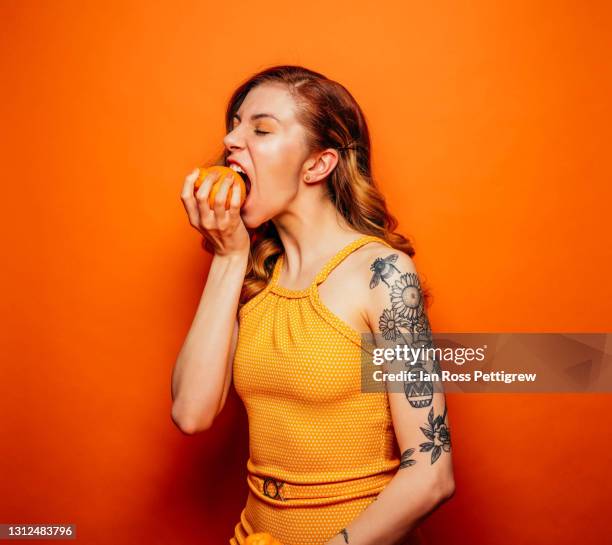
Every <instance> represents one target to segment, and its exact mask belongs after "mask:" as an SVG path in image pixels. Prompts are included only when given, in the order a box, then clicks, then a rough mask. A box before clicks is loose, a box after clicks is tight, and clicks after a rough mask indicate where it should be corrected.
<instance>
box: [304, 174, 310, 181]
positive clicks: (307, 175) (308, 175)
mask: <svg viewBox="0 0 612 545" xmlns="http://www.w3.org/2000/svg"><path fill="white" fill-rule="evenodd" d="M304 180H306V181H307V182H308V181H309V180H310V174H306V176H304Z"/></svg>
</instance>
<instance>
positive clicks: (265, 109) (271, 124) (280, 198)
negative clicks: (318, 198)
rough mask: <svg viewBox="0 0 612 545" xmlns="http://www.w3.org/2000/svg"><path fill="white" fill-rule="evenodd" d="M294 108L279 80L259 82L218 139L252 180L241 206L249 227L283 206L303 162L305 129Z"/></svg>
mask: <svg viewBox="0 0 612 545" xmlns="http://www.w3.org/2000/svg"><path fill="white" fill-rule="evenodd" d="M294 108H295V103H294V101H293V98H292V97H291V95H290V94H289V92H288V91H287V89H286V88H285V87H284V86H282V85H279V84H262V85H259V86H257V87H255V88H254V89H251V91H250V92H249V93H248V95H247V96H246V98H245V99H244V101H243V102H242V104H241V105H240V108H239V109H238V111H237V112H236V116H235V117H234V119H233V120H232V127H233V128H232V130H231V131H230V132H229V133H228V134H227V135H226V136H225V138H224V139H223V143H224V145H225V146H226V148H227V152H228V159H235V160H236V161H237V162H238V163H239V164H240V165H241V166H242V168H243V169H244V170H245V171H246V173H247V175H248V176H249V180H250V181H251V190H250V192H249V194H248V196H247V199H246V201H245V203H244V205H243V207H242V209H241V215H242V220H243V221H244V224H245V225H246V226H247V227H249V228H254V227H257V226H259V225H261V224H262V223H264V222H265V221H267V220H269V219H270V218H273V217H274V216H276V215H277V214H279V213H280V212H282V211H283V210H285V209H286V207H287V205H288V204H289V203H290V201H291V200H292V199H293V198H294V197H295V195H296V193H297V191H298V188H299V184H300V180H301V178H302V177H303V175H304V173H305V171H304V168H307V167H308V165H305V164H304V161H305V160H306V158H307V156H308V151H307V148H306V140H305V138H306V133H305V130H304V128H303V127H302V125H300V124H299V123H298V121H297V120H296V118H295V115H294ZM263 114H266V115H265V116H264V115H263Z"/></svg>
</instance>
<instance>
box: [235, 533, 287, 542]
mask: <svg viewBox="0 0 612 545" xmlns="http://www.w3.org/2000/svg"><path fill="white" fill-rule="evenodd" d="M244 545H282V543H281V542H280V541H279V540H278V539H275V538H274V536H273V535H272V534H269V533H268V532H257V533H256V534H251V535H250V536H247V538H246V540H245V541H244Z"/></svg>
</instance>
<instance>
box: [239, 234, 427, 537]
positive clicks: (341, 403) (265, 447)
mask: <svg viewBox="0 0 612 545" xmlns="http://www.w3.org/2000/svg"><path fill="white" fill-rule="evenodd" d="M374 241H376V242H381V243H383V244H385V245H387V246H389V247H391V245H390V244H389V243H388V242H387V241H385V240H384V239H382V238H379V237H376V236H372V235H364V236H362V237H360V238H358V239H357V240H354V241H353V242H351V243H350V244H348V245H347V246H345V247H344V248H343V249H341V250H340V251H339V252H338V253H337V254H336V255H335V256H334V257H332V258H331V259H330V260H329V261H328V262H327V264H326V265H325V266H324V267H323V268H322V269H321V270H320V271H319V273H318V274H317V276H316V278H315V280H314V282H313V283H312V284H311V285H310V287H308V288H306V289H303V290H289V289H286V288H284V287H282V286H279V285H278V284H277V280H278V277H279V273H280V269H281V266H282V262H283V255H282V254H281V255H280V256H279V258H278V259H277V261H276V264H275V267H274V272H273V274H272V277H271V279H270V282H269V283H268V285H267V286H266V287H265V288H264V289H263V290H262V291H261V292H259V293H258V294H257V295H256V296H255V297H253V298H252V299H250V300H249V301H247V303H246V304H245V305H243V307H242V308H241V309H240V312H239V316H238V317H239V323H240V328H239V336H238V344H237V346H236V353H235V359H234V368H233V380H234V386H235V388H236V391H237V393H238V395H239V396H240V398H241V399H242V401H243V403H244V405H245V408H246V411H247V415H248V420H249V437H250V445H249V459H248V461H247V484H248V487H249V491H248V496H247V501H246V506H245V507H244V509H243V510H242V512H241V513H240V521H239V522H238V523H237V524H236V526H235V530H234V537H232V538H231V539H230V544H231V545H242V544H243V543H244V540H245V538H246V536H247V535H249V534H251V533H254V532H269V533H271V534H272V535H273V536H274V537H276V538H277V539H278V540H280V541H281V543H283V545H322V544H324V543H325V542H326V541H328V540H329V539H331V538H332V537H333V536H334V535H336V534H337V533H338V532H339V531H340V530H341V529H342V528H344V527H345V526H348V525H349V524H350V522H351V521H352V520H353V519H355V518H357V517H358V516H359V514H360V513H361V512H362V511H363V510H364V509H365V508H366V507H367V506H368V505H369V504H370V503H371V502H373V501H374V500H375V499H376V496H377V495H378V494H379V493H380V492H381V491H382V490H383V488H385V486H386V485H387V484H388V482H389V481H390V480H391V478H392V477H393V475H394V474H395V472H396V471H397V469H398V466H399V462H400V454H401V453H400V451H399V447H398V445H397V441H396V437H395V432H394V429H393V423H392V420H391V413H390V409H389V403H388V398H387V394H386V392H367V393H362V392H361V350H364V349H365V350H367V346H366V344H367V343H365V344H363V345H362V337H361V333H359V332H357V331H356V330H355V329H353V328H352V327H351V326H349V325H348V324H347V323H346V322H344V321H343V320H342V319H340V318H339V317H338V316H336V315H335V314H333V313H332V312H331V310H330V309H329V308H328V307H327V306H325V305H324V303H323V302H322V300H321V299H320V297H319V292H318V285H319V284H321V283H322V282H324V281H325V279H326V278H327V275H328V274H329V273H330V272H331V271H332V270H333V269H334V268H335V267H336V266H337V265H338V264H339V263H340V262H341V261H342V260H343V259H344V258H346V257H347V256H348V255H349V254H350V253H351V252H353V251H354V250H356V249H357V248H360V247H361V246H363V245H364V244H368V243H370V242H374ZM346 295H347V297H348V296H350V294H348V293H347V294H346ZM364 333H369V332H364ZM417 533H418V536H420V531H418V530H417V532H413V533H412V535H413V538H417V537H418V536H417ZM411 539H412V538H411ZM413 542H416V543H421V541H420V540H417V541H410V543H413Z"/></svg>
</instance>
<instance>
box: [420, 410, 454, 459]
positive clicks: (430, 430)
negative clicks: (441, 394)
mask: <svg viewBox="0 0 612 545" xmlns="http://www.w3.org/2000/svg"><path fill="white" fill-rule="evenodd" d="M445 420H446V406H445V407H444V414H443V415H438V416H436V417H435V418H434V412H433V407H432V408H431V409H429V415H428V417H427V424H425V425H426V426H427V427H426V428H421V431H422V432H423V433H424V434H425V437H427V439H429V441H426V442H425V443H421V444H420V447H421V448H420V451H421V452H429V451H431V463H432V464H433V463H434V462H435V461H436V460H437V459H438V458H439V457H440V454H442V451H444V452H450V449H451V438H450V429H449V428H448V424H447V423H446V422H445Z"/></svg>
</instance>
